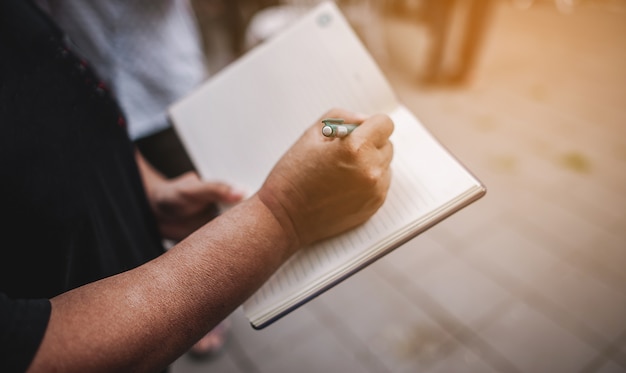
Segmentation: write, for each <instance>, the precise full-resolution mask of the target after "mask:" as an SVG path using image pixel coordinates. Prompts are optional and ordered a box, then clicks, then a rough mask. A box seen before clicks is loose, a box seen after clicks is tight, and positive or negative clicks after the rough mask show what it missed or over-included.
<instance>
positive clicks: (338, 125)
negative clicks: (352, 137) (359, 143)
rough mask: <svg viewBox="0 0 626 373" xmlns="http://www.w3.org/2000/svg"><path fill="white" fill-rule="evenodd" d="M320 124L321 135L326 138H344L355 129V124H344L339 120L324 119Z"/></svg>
mask: <svg viewBox="0 0 626 373" xmlns="http://www.w3.org/2000/svg"><path fill="white" fill-rule="evenodd" d="M322 123H324V127H322V135H324V136H326V137H346V136H348V135H349V134H350V132H352V131H353V130H354V129H355V128H356V127H357V125H356V124H347V123H344V120H343V119H341V118H326V119H324V120H322Z"/></svg>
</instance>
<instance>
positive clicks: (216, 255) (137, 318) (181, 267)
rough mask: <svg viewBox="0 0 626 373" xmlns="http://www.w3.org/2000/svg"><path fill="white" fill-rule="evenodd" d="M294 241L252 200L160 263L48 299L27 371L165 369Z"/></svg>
mask: <svg viewBox="0 0 626 373" xmlns="http://www.w3.org/2000/svg"><path fill="white" fill-rule="evenodd" d="M243 232H245V234H243ZM294 242H296V241H295V240H293V239H292V238H291V237H289V234H286V232H285V231H284V230H283V228H282V227H281V226H280V225H279V224H278V222H277V221H276V220H275V218H274V215H273V214H272V213H271V212H270V211H268V210H267V209H266V207H265V205H264V204H263V203H261V202H260V201H259V200H258V199H257V198H256V197H253V198H251V199H250V200H248V201H245V202H243V203H242V204H241V205H239V206H237V207H235V208H233V209H231V210H230V211H229V212H228V213H226V214H224V215H223V216H221V217H220V218H218V219H215V220H214V221H212V222H211V223H209V224H207V225H206V226H204V227H203V228H201V229H200V230H199V231H197V232H196V233H194V234H193V235H191V236H189V237H188V238H187V239H186V240H184V241H183V242H181V243H180V244H179V245H177V246H176V247H174V248H172V249H171V250H169V251H168V252H167V253H166V254H164V255H163V256H162V257H160V258H157V259H155V260H153V261H151V262H149V263H147V264H145V265H143V266H141V267H139V268H137V269H134V270H131V271H128V272H126V273H123V274H120V275H117V276H114V277H111V278H108V279H105V280H102V281H99V282H96V283H93V284H90V285H87V286H84V287H82V288H79V289H76V290H74V291H72V292H69V293H66V294H64V295H61V296H59V297H57V298H55V299H53V300H52V306H53V307H52V316H51V319H50V324H49V326H48V330H47V332H46V336H45V338H44V341H43V342H42V346H41V348H40V351H39V353H38V355H37V357H36V359H35V361H34V362H33V366H32V368H42V367H45V368H47V369H50V368H51V367H57V368H59V369H60V370H61V371H66V372H70V371H98V370H100V368H103V369H102V370H104V371H116V370H132V371H143V370H148V371H150V370H154V369H155V368H160V367H164V366H166V365H167V364H169V363H170V362H172V361H173V360H174V359H176V357H177V356H180V354H182V353H183V352H184V351H185V350H186V349H187V348H188V347H189V346H190V345H191V344H193V342H194V341H195V340H197V339H198V338H199V337H200V336H202V335H203V334H204V333H206V332H207V331H208V330H209V329H210V328H211V327H212V326H214V325H216V324H217V323H218V322H219V321H221V320H222V319H223V318H224V317H226V316H227V315H228V314H229V313H231V312H232V311H233V310H234V309H235V308H236V307H237V306H238V305H240V304H241V303H242V302H243V301H244V300H245V299H246V298H247V297H249V296H250V295H251V294H252V293H253V292H254V291H255V290H256V289H257V288H258V287H259V286H260V285H261V284H262V283H263V282H264V281H265V280H266V279H267V278H268V277H269V276H270V275H271V274H272V273H273V272H274V271H275V270H276V269H277V268H278V266H280V265H281V264H282V263H283V262H284V260H286V259H287V258H288V257H289V256H290V255H291V253H292V252H293V251H294V249H295V248H294ZM94 335H97V336H98V338H93V336H94ZM70 336H71V338H70ZM53 356H55V358H52V357H53Z"/></svg>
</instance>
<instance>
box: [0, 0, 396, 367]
mask: <svg viewBox="0 0 626 373" xmlns="http://www.w3.org/2000/svg"><path fill="white" fill-rule="evenodd" d="M326 115H327V116H333V117H336V116H341V117H344V118H346V119H347V120H349V121H354V122H357V123H361V125H360V126H359V128H358V129H357V130H355V131H354V132H353V133H352V134H351V135H350V136H349V137H347V138H344V139H341V140H338V141H332V140H328V139H325V138H323V136H322V135H321V134H320V127H321V125H320V124H315V125H312V126H310V127H309V129H308V130H307V131H305V133H304V134H303V135H302V137H301V138H300V139H298V140H297V141H296V143H295V144H294V145H293V146H292V147H291V148H290V149H289V150H288V151H287V152H286V153H285V155H284V156H283V157H282V158H281V159H280V160H279V161H278V163H277V164H276V166H275V167H274V169H273V170H272V172H271V173H270V175H269V176H268V178H267V180H266V181H265V183H264V185H263V186H262V187H261V189H260V190H259V191H258V192H257V193H256V194H254V195H253V196H251V197H250V198H248V199H246V200H244V201H242V202H240V203H239V204H238V205H236V206H235V207H233V208H232V209H230V210H229V211H228V212H226V213H224V214H223V215H221V216H219V217H218V218H216V219H213V220H211V221H210V222H209V223H206V224H205V222H206V220H207V218H206V215H205V214H206V211H205V207H206V206H207V201H208V200H213V196H211V195H207V192H206V191H207V190H208V189H213V188H212V187H211V188H207V187H206V183H203V182H201V181H200V180H199V179H198V178H197V177H196V178H189V179H184V180H178V181H171V180H164V179H162V178H160V177H159V176H158V175H157V174H156V173H153V172H151V170H150V168H149V167H148V165H147V164H146V163H145V162H144V161H143V160H142V158H141V156H139V155H138V153H137V152H136V150H135V149H134V146H133V144H132V142H131V141H130V139H129V138H128V135H127V133H126V130H125V128H124V123H125V119H124V116H123V114H122V113H121V111H120V110H119V107H118V105H117V104H116V102H115V100H114V98H113V97H112V96H111V95H110V93H109V92H108V90H107V88H106V86H104V85H103V84H101V83H100V82H99V80H98V78H97V76H96V75H95V74H94V73H93V72H92V71H91V69H90V67H89V65H88V62H87V61H83V60H81V59H80V58H78V57H76V55H75V54H74V53H73V52H72V51H71V50H70V49H69V48H68V46H67V43H66V42H65V38H64V36H63V34H62V33H61V32H60V30H59V29H58V28H57V27H56V26H55V25H54V23H52V22H51V21H50V20H49V19H48V18H46V16H45V14H43V13H42V12H41V11H40V10H39V9H38V8H37V7H36V6H35V5H33V3H32V2H31V1H27V0H4V1H2V2H0V172H1V173H2V182H1V183H0V203H1V205H2V207H3V211H4V212H5V219H4V222H3V223H2V224H1V225H0V235H1V236H2V240H3V242H2V245H1V249H0V250H1V251H0V253H1V254H0V351H1V352H0V371H2V372H14V371H25V370H29V371H63V372H73V371H77V372H86V371H89V372H94V371H109V372H110V371H133V372H139V371H157V370H160V369H165V368H166V367H167V366H168V365H169V364H170V363H171V362H173V361H174V360H175V359H176V358H177V357H178V356H180V355H181V354H183V353H184V352H185V351H186V350H187V349H188V348H189V347H190V346H191V345H192V344H193V343H194V342H195V341H196V340H197V339H198V338H200V337H201V336H202V335H204V334H205V333H206V332H207V331H209V330H210V329H211V328H212V327H213V326H215V325H216V324H217V323H219V321H220V320H222V319H224V317H226V316H227V315H228V314H230V313H231V312H232V311H233V310H234V309H235V308H236V307H237V306H238V305H240V304H241V303H242V302H243V301H244V300H245V299H246V298H247V297H249V296H250V295H251V294H252V293H253V292H254V291H255V290H256V289H258V287H259V286H260V285H261V284H262V283H263V282H264V281H265V280H267V278H269V276H270V275H271V274H272V273H273V272H274V271H275V270H276V269H277V268H278V267H279V266H280V265H281V264H282V263H284V261H285V260H287V259H288V258H289V257H290V255H292V254H293V253H294V252H295V251H296V250H297V249H298V248H299V247H302V246H305V245H307V244H310V243H312V242H314V241H317V240H320V239H323V238H326V237H330V236H333V235H335V234H338V233H340V232H343V231H345V230H347V229H350V228H352V227H354V226H356V225H358V224H361V223H362V222H364V221H365V220H366V219H367V218H369V217H370V216H371V215H372V214H373V213H374V212H375V211H376V210H377V209H378V208H379V207H380V205H381V204H382V202H383V200H384V198H385V195H386V192H387V190H388V187H389V182H390V170H389V163H390V161H391V158H392V153H393V149H392V146H391V143H390V142H389V136H390V134H391V132H392V131H393V123H392V122H391V120H390V119H389V118H388V117H387V116H384V115H375V116H372V117H369V118H364V117H362V116H359V115H356V114H353V113H349V112H347V111H344V110H339V109H334V110H331V111H329V112H328V113H326ZM321 159H333V160H334V162H323V161H322V162H320V161H319V160H321ZM191 232H193V233H191ZM190 233H191V234H190ZM163 237H166V238H173V239H178V238H180V237H187V238H185V239H184V240H182V241H181V242H180V243H178V244H177V245H176V246H175V247H173V248H172V249H170V250H168V251H167V252H164V250H163V248H162V246H161V242H162V238H163Z"/></svg>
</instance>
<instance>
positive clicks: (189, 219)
mask: <svg viewBox="0 0 626 373" xmlns="http://www.w3.org/2000/svg"><path fill="white" fill-rule="evenodd" d="M150 197H151V198H150V203H151V206H152V210H153V211H154V213H155V215H156V218H157V222H158V224H159V229H160V231H161V234H162V235H163V237H164V238H169V239H172V240H176V241H178V240H181V239H183V238H185V237H187V235H189V234H190V233H191V232H193V231H195V230H196V229H198V228H200V227H201V226H202V225H204V224H205V223H206V222H208V221H209V220H211V219H213V218H214V217H216V216H217V214H218V210H217V206H216V204H217V203H227V204H230V203H236V202H239V201H241V199H242V198H243V194H242V193H241V192H238V191H235V190H234V189H233V188H232V187H230V186H229V185H227V184H224V183H219V182H205V181H202V180H200V178H199V177H198V174H196V173H195V172H187V173H185V174H182V175H181V176H179V177H177V178H174V179H170V180H166V181H163V182H161V183H159V184H158V186H157V187H155V188H153V189H152V190H151V193H150Z"/></svg>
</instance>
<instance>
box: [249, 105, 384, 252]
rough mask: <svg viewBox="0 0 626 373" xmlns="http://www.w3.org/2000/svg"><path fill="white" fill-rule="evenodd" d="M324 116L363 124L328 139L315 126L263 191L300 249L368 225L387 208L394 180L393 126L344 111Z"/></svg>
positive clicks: (379, 117) (378, 118)
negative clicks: (391, 183)
mask: <svg viewBox="0 0 626 373" xmlns="http://www.w3.org/2000/svg"><path fill="white" fill-rule="evenodd" d="M325 117H333V118H337V117H339V118H343V119H345V122H346V123H357V124H358V123H360V125H359V127H357V128H356V129H355V130H354V131H353V132H352V133H351V134H350V135H349V136H347V137H344V138H335V139H332V138H327V137H324V136H323V135H322V134H321V128H322V124H321V123H320V122H318V123H316V124H315V125H313V126H311V127H310V128H309V129H308V130H307V131H306V132H305V133H304V134H303V135H302V136H301V137H300V139H299V140H298V141H297V142H296V143H295V144H294V145H293V146H292V147H291V148H290V149H289V150H288V151H287V152H286V153H285V155H283V157H282V158H281V159H280V160H279V161H278V163H277V164H276V166H275V167H274V169H273V170H272V172H271V173H270V175H269V176H268V178H267V179H266V181H265V183H264V184H263V186H262V187H261V189H260V190H259V191H258V192H257V195H258V197H259V198H260V200H261V201H262V202H263V203H264V204H265V205H266V206H267V207H268V208H269V209H270V211H272V213H273V214H274V216H276V218H277V220H278V221H279V222H280V224H281V226H282V227H283V229H285V230H286V232H287V233H288V234H290V235H291V236H292V238H293V239H295V241H294V242H295V245H296V246H302V245H307V244H309V243H312V242H314V241H318V240H321V239H324V238H327V237H331V236H334V235H336V234H339V233H341V232H343V231H346V230H348V229H350V228H353V227H355V226H357V225H359V224H362V223H363V222H365V221H366V220H367V219H368V218H369V217H370V216H371V215H373V214H374V213H375V212H376V211H377V210H378V208H379V207H380V206H381V205H382V204H383V202H384V200H385V197H386V195H387V191H388V189H389V184H390V181H391V170H390V168H389V164H390V162H391V159H392V156H393V146H392V144H391V142H390V141H389V136H390V135H391V133H392V132H393V122H392V121H391V119H390V118H389V117H388V116H386V115H375V116H373V117H370V118H367V119H366V118H364V117H361V116H359V115H357V114H354V113H350V112H348V111H345V110H339V109H335V110H331V111H329V112H328V113H327V114H326V115H325Z"/></svg>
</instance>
